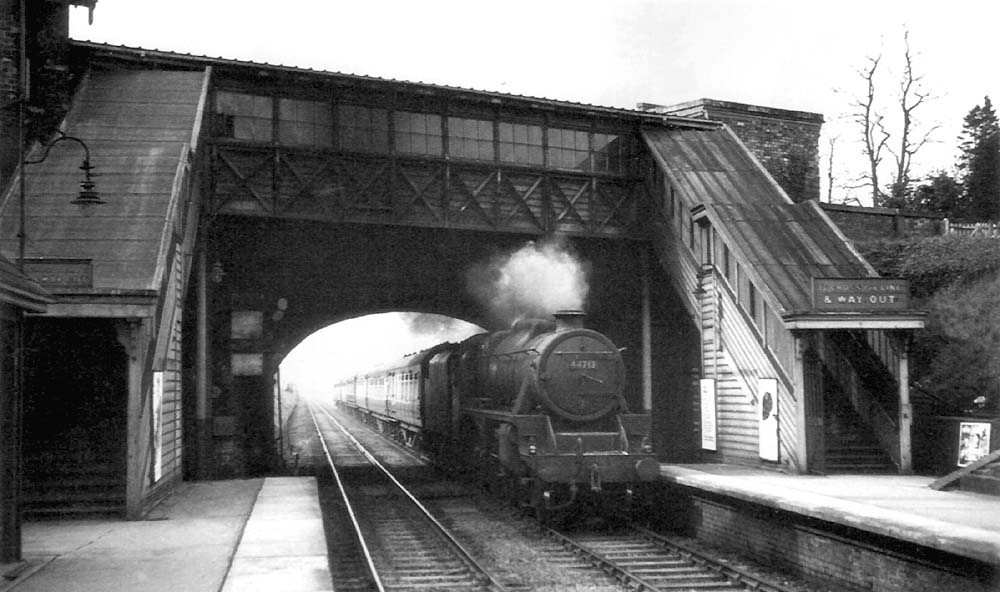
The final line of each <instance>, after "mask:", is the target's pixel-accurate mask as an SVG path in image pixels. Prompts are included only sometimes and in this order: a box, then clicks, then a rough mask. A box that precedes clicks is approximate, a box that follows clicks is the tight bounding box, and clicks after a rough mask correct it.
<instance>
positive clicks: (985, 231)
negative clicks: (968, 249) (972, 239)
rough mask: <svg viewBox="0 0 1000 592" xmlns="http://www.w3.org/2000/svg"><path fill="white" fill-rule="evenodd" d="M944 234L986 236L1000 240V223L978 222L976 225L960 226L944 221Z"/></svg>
mask: <svg viewBox="0 0 1000 592" xmlns="http://www.w3.org/2000/svg"><path fill="white" fill-rule="evenodd" d="M943 226H944V228H943V230H944V234H960V235H963V236H984V237H990V238H1000V223H998V222H976V223H974V224H960V223H957V222H949V221H948V219H947V218H945V219H944V224H943Z"/></svg>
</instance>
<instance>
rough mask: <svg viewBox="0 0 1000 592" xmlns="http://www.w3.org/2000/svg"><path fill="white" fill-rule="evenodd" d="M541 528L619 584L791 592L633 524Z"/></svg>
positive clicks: (640, 587) (732, 591) (705, 591)
mask: <svg viewBox="0 0 1000 592" xmlns="http://www.w3.org/2000/svg"><path fill="white" fill-rule="evenodd" d="M543 532H544V533H545V534H546V535H547V536H548V537H550V538H552V539H555V540H557V541H558V542H560V543H561V544H562V545H563V546H564V547H565V548H566V549H568V550H570V551H571V552H573V553H574V554H576V555H577V556H578V557H580V558H581V559H583V560H585V561H588V562H590V563H591V564H592V565H593V566H595V567H597V568H599V569H600V570H602V571H603V572H605V573H606V574H608V575H609V576H611V577H614V578H615V579H616V580H618V582H619V583H621V584H622V585H623V586H624V587H626V588H628V589H631V590H641V591H644V592H647V591H648V592H653V591H657V590H697V591H699V592H742V591H747V590H754V591H758V592H761V591H762V592H791V589H790V588H786V587H784V586H782V585H781V584H779V583H777V582H773V581H768V580H767V579H765V578H763V577H761V576H757V575H754V574H751V573H749V572H747V571H745V570H741V569H739V568H736V567H733V566H730V565H727V564H725V563H722V562H720V561H716V560H714V559H712V558H711V557H709V556H707V555H703V554H701V553H699V552H697V551H695V550H693V549H691V548H689V547H687V546H686V545H684V544H682V543H680V542H678V541H676V540H674V539H672V538H671V537H666V536H663V535H660V534H657V533H654V532H652V531H649V530H646V529H644V528H640V527H637V526H629V527H625V528H623V529H621V530H616V531H611V532H583V533H572V534H567V533H561V532H558V531H556V530H553V529H550V528H544V527H543Z"/></svg>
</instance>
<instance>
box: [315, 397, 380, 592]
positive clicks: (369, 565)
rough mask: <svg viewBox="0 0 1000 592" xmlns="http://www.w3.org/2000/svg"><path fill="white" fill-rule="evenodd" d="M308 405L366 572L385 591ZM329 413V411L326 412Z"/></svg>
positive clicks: (354, 513)
mask: <svg viewBox="0 0 1000 592" xmlns="http://www.w3.org/2000/svg"><path fill="white" fill-rule="evenodd" d="M307 405H308V406H309V419H311V420H312V422H313V427H314V428H315V429H316V436H317V437H318V438H319V443H320V445H321V446H322V447H323V455H324V456H326V464H327V465H329V467H330V470H331V471H332V472H333V478H334V480H335V481H336V482H337V489H338V490H339V491H340V496H341V498H342V499H343V500H344V507H345V508H346V510H347V515H348V517H350V519H351V526H352V527H353V529H354V530H353V532H354V535H355V538H356V539H357V541H358V545H359V546H360V547H361V552H362V554H363V555H364V556H365V566H366V567H367V569H368V573H369V574H370V575H371V577H372V583H373V584H375V588H376V589H377V590H378V591H379V592H385V586H384V585H383V583H382V579H381V578H380V577H379V575H378V569H376V568H375V560H374V558H373V557H372V553H371V548H370V547H369V546H368V541H366V540H365V535H364V533H362V531H361V524H360V523H359V522H358V516H357V513H356V512H355V511H354V506H353V505H352V504H351V500H350V499H349V497H348V495H347V489H345V488H344V482H343V480H342V479H341V478H340V472H339V471H338V470H337V467H336V465H335V464H334V462H333V456H332V455H331V454H330V449H329V448H328V447H327V445H326V438H324V437H323V431H322V430H320V428H319V422H317V421H316V411H315V409H314V408H313V405H312V403H307ZM327 415H329V413H327ZM337 427H339V428H340V429H341V431H343V427H341V426H340V424H337Z"/></svg>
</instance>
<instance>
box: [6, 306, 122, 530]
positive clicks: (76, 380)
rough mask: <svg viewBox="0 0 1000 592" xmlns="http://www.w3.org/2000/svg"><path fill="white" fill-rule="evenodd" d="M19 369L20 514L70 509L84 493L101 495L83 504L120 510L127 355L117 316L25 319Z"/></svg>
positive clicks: (89, 498) (88, 499)
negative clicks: (21, 436) (22, 484)
mask: <svg viewBox="0 0 1000 592" xmlns="http://www.w3.org/2000/svg"><path fill="white" fill-rule="evenodd" d="M25 369H26V374H25V389H24V393H25V395H24V439H23V443H24V444H23V445H24V456H25V472H24V474H25V480H26V486H25V490H26V503H25V509H26V511H28V512H29V513H33V512H34V513H43V512H45V511H47V509H48V508H53V509H54V510H55V509H58V510H59V511H61V512H66V511H72V510H73V508H74V507H75V505H74V504H75V503H76V502H75V500H77V499H83V497H84V496H83V492H85V491H89V490H94V491H99V492H101V493H100V494H99V495H98V496H97V497H96V498H95V497H93V496H91V497H88V498H87V501H86V503H87V504H91V505H93V503H94V502H93V500H94V499H98V498H99V499H100V503H101V504H104V505H105V506H106V507H105V508H104V509H106V510H109V511H119V510H123V509H124V495H125V491H124V489H125V456H126V450H125V435H126V423H127V412H128V357H127V355H126V353H125V349H124V347H123V346H122V345H121V344H120V343H119V341H118V330H117V327H116V325H115V321H114V320H111V319H79V318H74V319H56V318H33V319H30V320H29V321H28V322H27V326H26V331H25ZM89 509H92V508H89ZM81 510H88V508H81Z"/></svg>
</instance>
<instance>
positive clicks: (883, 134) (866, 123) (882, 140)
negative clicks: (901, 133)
mask: <svg viewBox="0 0 1000 592" xmlns="http://www.w3.org/2000/svg"><path fill="white" fill-rule="evenodd" d="M881 61H882V54H879V55H877V56H874V57H872V56H869V57H868V65H867V66H866V67H865V68H863V69H860V70H858V75H859V76H860V77H861V79H862V80H864V82H865V86H866V92H865V95H864V96H863V97H860V98H858V99H856V100H855V101H854V102H853V103H851V106H852V107H854V109H855V111H854V112H853V113H852V116H853V118H854V121H856V122H857V123H858V124H859V125H860V126H861V134H862V141H863V142H864V153H865V156H866V157H867V158H868V172H867V173H865V174H863V175H862V176H861V178H860V180H861V181H863V182H864V183H863V184H862V185H860V186H856V187H853V188H858V187H861V186H864V185H870V186H871V192H872V205H876V206H877V205H880V204H881V203H882V190H881V187H880V186H879V174H878V173H879V166H880V165H881V164H882V159H883V153H882V151H883V150H885V149H886V145H887V144H888V142H889V138H890V135H889V132H888V131H886V129H885V125H884V120H885V116H884V115H883V114H882V113H880V112H879V111H878V109H877V107H876V93H875V74H876V73H877V72H878V66H879V63H880V62H881Z"/></svg>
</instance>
